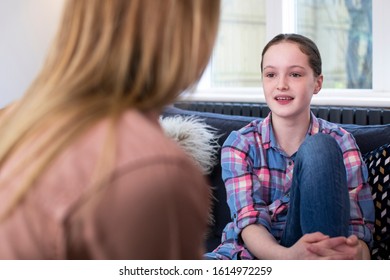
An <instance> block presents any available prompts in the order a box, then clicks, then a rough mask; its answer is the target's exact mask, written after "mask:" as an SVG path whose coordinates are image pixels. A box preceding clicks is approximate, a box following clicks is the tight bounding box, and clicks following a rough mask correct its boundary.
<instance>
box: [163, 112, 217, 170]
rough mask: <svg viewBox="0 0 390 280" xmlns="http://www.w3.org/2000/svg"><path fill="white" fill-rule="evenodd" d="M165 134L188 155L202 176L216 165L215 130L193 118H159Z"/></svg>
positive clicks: (178, 116) (179, 116) (200, 120)
mask: <svg viewBox="0 0 390 280" xmlns="http://www.w3.org/2000/svg"><path fill="white" fill-rule="evenodd" d="M160 124H161V126H162V128H163V130H164V132H165V134H166V135H167V136H168V137H169V138H171V139H173V140H175V141H176V142H177V143H178V144H179V146H180V147H181V148H182V149H183V150H184V151H185V152H186V153H187V154H189V155H190V156H191V157H192V158H193V159H194V160H195V163H196V164H197V165H198V166H199V167H200V168H201V170H202V171H203V173H204V174H209V173H211V171H212V169H213V167H214V166H215V165H216V164H217V160H218V158H217V154H218V149H219V145H218V142H217V140H218V136H217V135H216V129H215V128H213V127H212V126H210V125H208V124H206V123H205V122H204V121H203V120H202V119H199V118H197V117H193V116H181V115H177V116H174V117H165V118H162V117H160Z"/></svg>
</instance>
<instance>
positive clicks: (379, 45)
mask: <svg viewBox="0 0 390 280" xmlns="http://www.w3.org/2000/svg"><path fill="white" fill-rule="evenodd" d="M266 7H267V27H266V32H267V40H270V39H271V38H272V37H274V36H275V35H276V34H279V33H290V32H294V30H295V26H294V25H295V22H296V21H295V14H296V13H295V12H292V13H291V12H289V11H292V10H294V9H295V5H294V1H291V0H267V3H266ZM372 9H373V10H372V20H373V23H372V26H373V27H372V29H373V30H372V38H373V65H372V66H373V71H372V73H373V86H372V89H322V90H321V91H320V93H319V94H317V95H315V96H314V97H313V100H312V104H313V105H330V106H356V107H381V108H390V70H389V68H388V67H389V66H390V36H388V30H387V27H389V26H390V17H389V15H388V13H387V11H390V1H388V0H373V1H372ZM280 11H282V15H281V13H280ZM259 79H260V72H259ZM325 79H326V77H325ZM183 98H184V99H186V100H191V101H210V102H246V103H265V98H264V94H263V89H262V88H261V87H260V86H259V87H256V88H253V87H249V88H248V87H232V88H221V87H214V88H213V87H211V71H209V68H208V69H206V71H205V73H204V75H203V77H202V79H201V80H200V82H199V84H198V87H196V89H195V90H194V91H193V92H192V93H191V94H184V95H183Z"/></svg>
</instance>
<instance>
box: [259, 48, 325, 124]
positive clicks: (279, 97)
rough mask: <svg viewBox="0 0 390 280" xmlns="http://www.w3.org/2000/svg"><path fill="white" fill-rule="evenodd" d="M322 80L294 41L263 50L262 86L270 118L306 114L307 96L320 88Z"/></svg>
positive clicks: (308, 114)
mask: <svg viewBox="0 0 390 280" xmlns="http://www.w3.org/2000/svg"><path fill="white" fill-rule="evenodd" d="M322 81H323V76H322V75H320V76H318V77H315V75H314V72H313V69H312V68H311V67H310V65H309V58H308V56H307V55H306V54H304V53H303V52H302V51H301V50H300V49H299V46H298V44H296V43H292V42H281V43H278V44H276V45H273V46H271V47H270V48H269V49H268V50H267V51H266V53H265V54H264V57H263V88H264V95H265V99H266V101H267V104H268V106H269V108H270V109H271V111H272V117H273V118H274V117H280V118H288V119H296V120H297V119H300V117H303V118H307V117H309V116H310V102H311V98H312V96H313V94H317V93H318V92H319V91H320V89H321V87H322Z"/></svg>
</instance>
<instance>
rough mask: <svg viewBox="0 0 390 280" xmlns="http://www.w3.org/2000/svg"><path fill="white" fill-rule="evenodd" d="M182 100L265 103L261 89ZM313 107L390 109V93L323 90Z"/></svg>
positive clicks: (200, 93)
mask: <svg viewBox="0 0 390 280" xmlns="http://www.w3.org/2000/svg"><path fill="white" fill-rule="evenodd" d="M180 100H185V101H203V102H207V101H209V102H244V103H265V98H264V95H263V90H262V89H260V88H215V89H197V90H195V91H194V92H192V93H184V94H182V95H181V96H180ZM312 104H313V105H324V106H325V105H328V106H354V107H380V108H390V93H389V92H376V91H373V90H345V89H340V90H338V89H322V90H321V91H320V92H319V94H317V95H315V96H314V97H313V99H312Z"/></svg>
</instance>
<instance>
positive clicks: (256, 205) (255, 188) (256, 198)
mask: <svg viewBox="0 0 390 280" xmlns="http://www.w3.org/2000/svg"><path fill="white" fill-rule="evenodd" d="M252 135H253V134H252ZM253 143H254V137H253V136H251V134H250V133H249V134H245V135H243V134H241V133H240V132H237V131H234V132H232V133H231V134H230V135H229V137H228V138H227V140H226V141H225V143H224V145H223V146H222V154H221V166H222V178H223V180H224V182H225V187H226V194H227V202H228V205H229V208H230V213H231V218H232V220H233V223H234V231H235V233H236V234H237V235H238V234H240V232H241V231H242V229H244V228H245V227H246V226H248V225H250V224H262V225H263V226H265V227H266V228H267V229H268V230H269V231H271V217H270V215H269V213H268V206H267V204H266V203H265V201H264V200H263V198H262V195H263V192H264V190H263V188H262V184H261V180H262V179H265V180H266V178H262V177H267V176H268V180H269V174H259V175H260V176H259V175H258V174H255V172H254V163H255V162H256V161H258V160H259V158H258V157H259V156H258V154H259V153H260V150H259V147H257V148H255V145H254V144H253ZM257 144H259V143H257ZM257 146H259V145H257Z"/></svg>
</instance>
